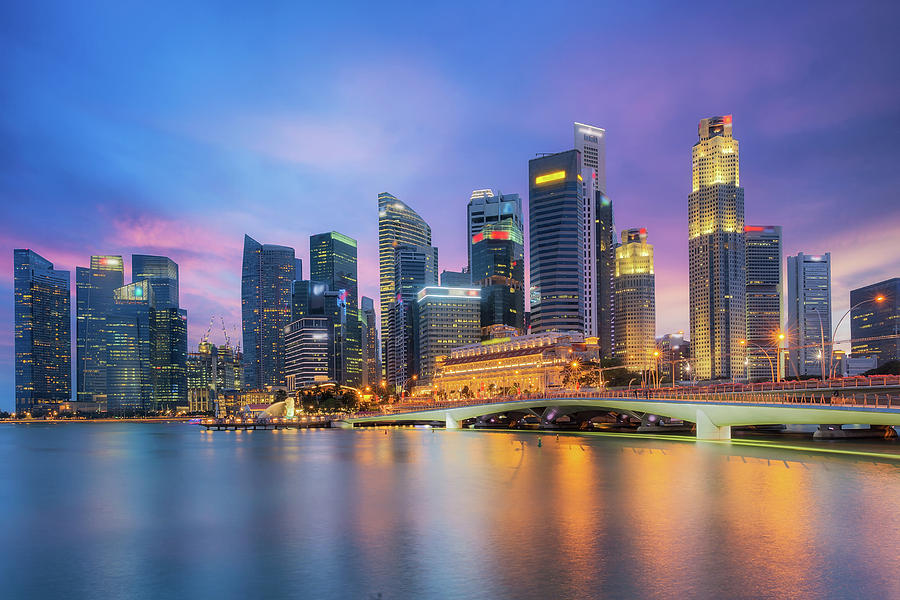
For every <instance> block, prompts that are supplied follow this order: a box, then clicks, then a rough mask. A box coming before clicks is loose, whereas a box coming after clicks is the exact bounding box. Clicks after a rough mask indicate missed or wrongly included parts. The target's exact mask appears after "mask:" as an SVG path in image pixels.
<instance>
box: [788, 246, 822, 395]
mask: <svg viewBox="0 0 900 600" xmlns="http://www.w3.org/2000/svg"><path fill="white" fill-rule="evenodd" d="M787 285H788V290H787V294H788V311H787V312H788V315H787V316H788V319H787V324H788V327H787V329H788V330H787V335H788V347H789V348H790V350H789V354H788V355H789V357H790V367H791V368H790V370H789V371H788V375H796V376H799V377H804V376H817V377H821V376H822V363H825V364H826V365H827V363H828V358H827V356H828V354H827V353H828V352H830V351H831V254H830V253H827V252H826V253H825V254H819V255H811V254H803V253H802V252H800V253H798V254H797V256H788V259H787ZM823 344H824V351H825V353H826V354H825V357H824V358H823V356H822V351H823ZM826 368H827V367H826Z"/></svg>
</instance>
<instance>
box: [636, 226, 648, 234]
mask: <svg viewBox="0 0 900 600" xmlns="http://www.w3.org/2000/svg"><path fill="white" fill-rule="evenodd" d="M638 233H640V234H641V235H647V228H646V227H641V228H640V229H639V230H638Z"/></svg>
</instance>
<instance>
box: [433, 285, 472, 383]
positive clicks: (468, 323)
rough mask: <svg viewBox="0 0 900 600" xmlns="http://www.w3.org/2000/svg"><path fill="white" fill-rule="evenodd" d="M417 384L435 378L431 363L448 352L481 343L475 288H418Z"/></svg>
mask: <svg viewBox="0 0 900 600" xmlns="http://www.w3.org/2000/svg"><path fill="white" fill-rule="evenodd" d="M417 305H418V306H417V310H418V323H419V332H418V334H419V336H418V337H419V344H418V347H419V361H420V372H419V380H418V381H419V384H421V385H428V384H430V383H431V381H432V379H433V378H434V375H435V361H436V360H437V358H438V357H439V356H445V355H447V354H449V353H450V350H451V349H452V348H456V347H457V346H466V345H469V344H474V343H476V342H478V341H479V340H480V339H481V324H482V321H481V314H482V313H481V306H482V304H481V294H480V291H479V290H478V288H456V287H433V286H427V287H424V288H422V289H421V290H420V291H419V293H418V296H417Z"/></svg>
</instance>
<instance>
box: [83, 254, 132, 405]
mask: <svg viewBox="0 0 900 600" xmlns="http://www.w3.org/2000/svg"><path fill="white" fill-rule="evenodd" d="M123 285H125V275H124V265H123V262H122V257H121V256H92V257H91V266H90V267H77V268H76V269H75V307H76V317H75V347H76V349H75V374H76V388H75V389H76V399H77V400H78V401H79V402H92V401H95V402H100V401H103V400H106V343H105V341H104V337H103V331H104V329H105V327H106V317H107V315H109V314H110V313H111V312H112V309H113V306H115V290H116V289H118V288H120V287H122V286H123Z"/></svg>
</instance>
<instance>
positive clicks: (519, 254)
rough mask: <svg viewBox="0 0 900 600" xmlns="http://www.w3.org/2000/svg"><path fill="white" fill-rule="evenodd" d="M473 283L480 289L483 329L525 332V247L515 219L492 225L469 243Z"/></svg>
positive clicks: (487, 226)
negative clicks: (511, 328)
mask: <svg viewBox="0 0 900 600" xmlns="http://www.w3.org/2000/svg"><path fill="white" fill-rule="evenodd" d="M470 244H471V247H472V280H473V282H474V285H475V286H480V287H481V326H482V327H484V328H489V327H491V326H493V325H509V326H510V327H515V328H516V329H517V330H518V331H519V333H524V331H525V246H524V240H523V236H522V230H521V229H520V228H519V226H518V225H516V223H515V221H513V220H512V219H503V220H502V221H499V222H497V223H490V224H488V225H485V226H484V228H483V229H482V230H481V231H480V232H479V233H476V234H475V236H474V237H473V238H472V239H471V240H470Z"/></svg>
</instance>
